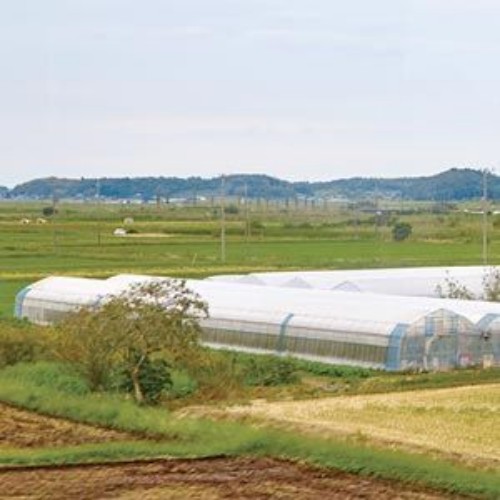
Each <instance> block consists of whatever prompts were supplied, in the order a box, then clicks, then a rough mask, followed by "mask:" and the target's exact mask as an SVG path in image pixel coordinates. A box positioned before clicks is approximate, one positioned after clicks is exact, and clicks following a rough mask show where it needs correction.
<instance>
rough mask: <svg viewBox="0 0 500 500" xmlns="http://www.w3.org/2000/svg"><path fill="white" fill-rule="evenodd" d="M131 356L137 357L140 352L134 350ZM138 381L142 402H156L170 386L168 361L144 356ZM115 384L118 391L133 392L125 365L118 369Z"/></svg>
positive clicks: (132, 385) (131, 382)
mask: <svg viewBox="0 0 500 500" xmlns="http://www.w3.org/2000/svg"><path fill="white" fill-rule="evenodd" d="M133 356H134V357H135V358H138V357H139V356H140V354H139V353H137V352H134V353H133ZM139 383H140V385H141V388H142V392H143V396H144V402H145V403H148V404H157V403H158V402H159V401H160V399H161V397H162V395H165V394H166V393H167V392H168V391H169V390H170V389H171V388H172V377H171V375H170V367H169V365H168V363H167V362H166V361H165V360H163V359H154V360H152V359H150V358H149V357H146V358H145V360H144V361H143V362H142V363H141V365H140V368H139ZM116 386H117V389H118V390H120V391H124V392H128V393H129V394H134V384H133V381H132V377H131V376H130V371H129V370H128V369H127V368H126V367H122V368H121V369H120V370H118V377H117V383H116Z"/></svg>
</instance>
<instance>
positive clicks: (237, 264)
mask: <svg viewBox="0 0 500 500" xmlns="http://www.w3.org/2000/svg"><path fill="white" fill-rule="evenodd" d="M46 206H47V203H46V202H32V203H19V202H2V203H0V314H4V315H10V314H11V311H12V308H13V297H14V296H15V293H16V291H18V290H19V289H20V288H22V287H23V286H24V285H25V284H26V283H28V282H30V281H33V280H35V279H38V278H41V277H44V276H47V275H52V274H66V275H81V276H102V277H105V276H109V275H112V274H116V273H123V272H133V273H146V274H161V275H171V276H176V277H204V276H207V275H211V274H219V273H244V272H251V271H263V270H274V269H283V270H284V269H318V268H331V269H332V268H367V267H397V266H417V265H453V264H457V265H458V264H480V263H481V262H482V260H481V259H482V251H481V225H480V222H481V221H480V220H479V218H478V217H477V216H474V215H470V214H465V213H463V212H461V211H460V210H456V211H453V212H449V213H433V212H432V211H431V210H430V208H432V206H426V205H416V206H415V207H412V208H411V210H408V209H406V211H405V212H403V213H400V214H398V213H396V212H394V213H392V214H390V215H387V216H384V217H382V218H379V217H378V216H375V215H374V214H373V213H365V212H361V211H358V212H354V211H353V210H352V209H351V208H349V207H345V206H344V207H343V206H340V205H339V206H333V207H328V208H327V209H325V208H322V207H317V208H315V209H311V208H308V209H304V208H302V209H295V208H293V207H288V208H287V207H285V206H284V205H283V204H281V205H278V204H274V205H271V206H269V207H264V206H258V205H253V206H252V207H251V209H250V212H249V215H248V219H247V216H246V214H245V212H244V209H243V208H242V207H238V206H236V213H230V214H227V217H226V219H227V224H226V225H227V227H226V232H227V247H226V260H225V262H221V257H220V222H219V214H218V210H217V208H214V207H211V206H196V207H176V206H168V205H164V206H161V207H156V206H150V205H113V204H105V205H102V206H100V207H98V206H97V205H92V204H87V203H81V204H69V203H60V204H59V207H58V213H57V215H56V216H55V217H53V218H52V219H50V218H47V219H46V221H47V222H46V223H43V224H41V223H37V222H36V221H37V219H38V218H40V217H42V210H43V208H44V207H46ZM127 217H132V218H133V220H134V222H133V224H132V225H128V226H127V228H128V229H130V230H131V231H132V234H129V235H128V236H125V237H116V236H113V230H114V229H115V228H116V227H121V226H123V220H124V219H125V218H127ZM24 218H28V219H29V220H30V221H31V222H30V224H22V223H21V220H22V219H24ZM395 220H400V221H405V222H409V223H410V224H411V225H412V227H413V234H412V235H411V237H410V238H409V239H408V240H407V241H404V242H394V241H392V236H391V223H393V222H394V221H395ZM499 220H500V219H499ZM247 222H248V223H247ZM499 230H500V224H497V221H496V219H494V220H492V221H491V223H490V236H491V237H490V245H489V255H490V261H491V262H492V263H495V262H500V260H499V258H498V257H497V256H500V238H498V239H497V238H496V237H495V235H496V233H497V232H498V231H499Z"/></svg>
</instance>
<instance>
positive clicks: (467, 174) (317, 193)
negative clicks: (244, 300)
mask: <svg viewBox="0 0 500 500" xmlns="http://www.w3.org/2000/svg"><path fill="white" fill-rule="evenodd" d="M98 186H99V187H98ZM1 189H2V188H0V196H1V193H2V191H1ZM98 189H99V192H100V196H102V197H104V198H108V199H133V198H137V199H144V200H151V199H154V198H156V197H157V196H161V197H163V198H167V199H174V198H194V197H200V196H204V197H212V196H219V194H220V189H221V178H220V177H214V178H211V179H203V178H201V177H189V178H186V179H181V178H178V177H132V178H130V177H125V178H116V179H112V178H101V179H99V180H97V179H84V178H82V179H62V178H56V177H50V178H45V179H35V180H32V181H29V182H26V183H23V184H19V185H18V186H16V187H15V188H13V189H12V190H10V191H8V192H7V193H6V194H8V196H9V197H11V198H24V199H48V198H51V197H52V196H53V195H54V194H55V195H56V196H57V197H59V198H75V199H78V198H80V199H88V198H94V197H96V195H97V190H98ZM224 190H225V193H226V195H228V196H244V193H245V190H246V192H247V194H248V196H250V197H252V198H268V199H276V198H281V199H284V198H296V197H300V198H304V197H307V198H312V197H316V198H331V197H337V198H338V197H342V198H349V199H363V198H372V197H374V196H380V197H385V198H402V199H407V200H434V201H460V200H467V199H474V198H480V197H481V196H482V173H481V171H479V170H473V169H456V168H454V169H451V170H447V171H445V172H441V173H439V174H437V175H432V176H427V177H400V178H393V179H384V178H365V177H353V178H350V179H339V180H332V181H328V182H288V181H284V180H281V179H277V178H274V177H270V176H268V175H246V174H239V175H228V176H226V177H225V189H224ZM488 196H489V197H490V198H500V177H498V176H494V175H489V176H488Z"/></svg>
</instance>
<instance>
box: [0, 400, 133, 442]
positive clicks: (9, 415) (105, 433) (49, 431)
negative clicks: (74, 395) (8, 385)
mask: <svg viewBox="0 0 500 500" xmlns="http://www.w3.org/2000/svg"><path fill="white" fill-rule="evenodd" d="M130 439H133V438H131V436H130V435H128V434H126V433H124V432H116V431H112V430H106V429H102V428H99V427H94V426H91V425H85V424H78V423H75V422H69V421H67V420H63V419H59V418H53V417H45V416H43V415H38V414H37V413H32V412H28V411H24V410H20V409H18V408H13V407H12V406H7V405H4V404H1V403H0V448H26V447H29V448H35V447H36V448H38V447H43V446H63V445H64V446H72V445H79V444H84V443H102V442H107V441H124V440H130Z"/></svg>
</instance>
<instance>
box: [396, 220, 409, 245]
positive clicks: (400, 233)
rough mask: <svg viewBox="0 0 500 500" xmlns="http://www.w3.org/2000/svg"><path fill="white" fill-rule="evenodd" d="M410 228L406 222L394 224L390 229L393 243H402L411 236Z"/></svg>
mask: <svg viewBox="0 0 500 500" xmlns="http://www.w3.org/2000/svg"><path fill="white" fill-rule="evenodd" d="M412 229H413V228H412V226H411V224H409V223H408V222H396V223H395V224H394V226H393V227H392V238H393V240H394V241H404V240H406V238H408V237H409V236H410V235H411V232H412Z"/></svg>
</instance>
